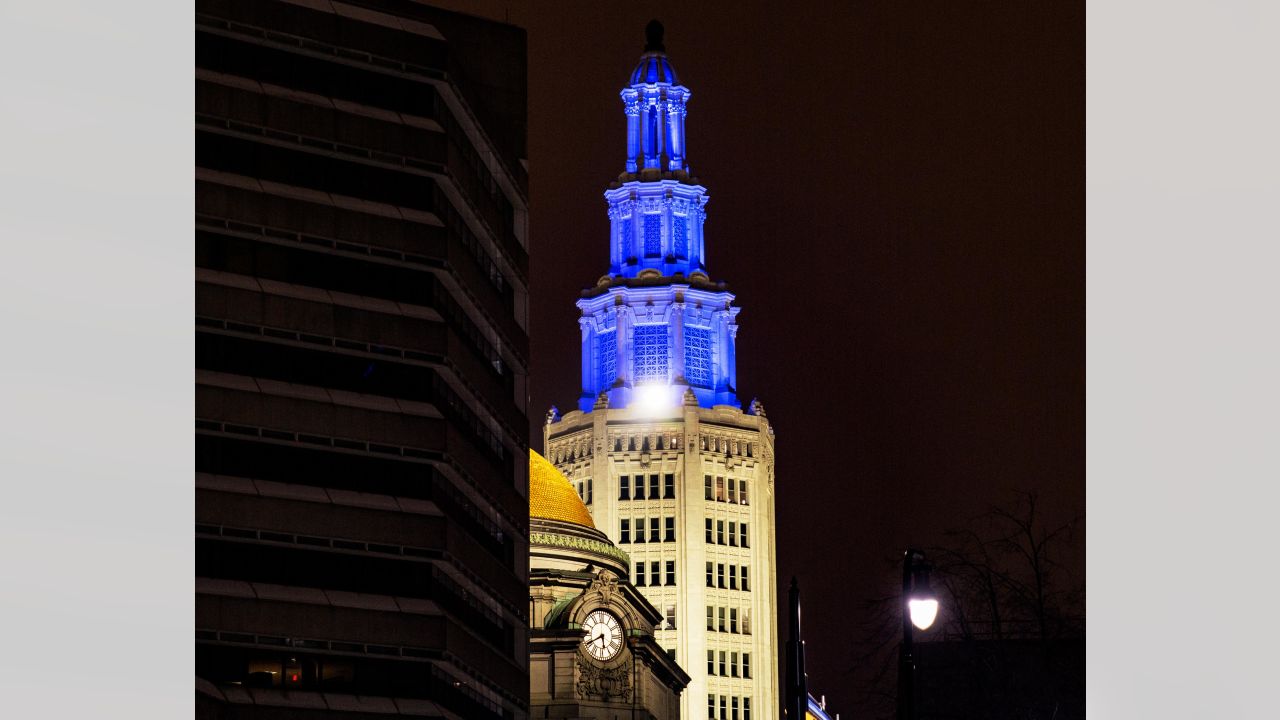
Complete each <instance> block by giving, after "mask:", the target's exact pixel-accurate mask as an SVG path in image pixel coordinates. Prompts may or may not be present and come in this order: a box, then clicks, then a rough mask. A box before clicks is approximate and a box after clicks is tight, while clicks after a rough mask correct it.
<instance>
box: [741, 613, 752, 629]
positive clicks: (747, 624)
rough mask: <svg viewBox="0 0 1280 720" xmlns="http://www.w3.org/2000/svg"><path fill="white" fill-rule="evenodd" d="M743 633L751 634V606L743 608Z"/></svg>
mask: <svg viewBox="0 0 1280 720" xmlns="http://www.w3.org/2000/svg"><path fill="white" fill-rule="evenodd" d="M742 634H743V635H750V634H751V608H743V609H742Z"/></svg>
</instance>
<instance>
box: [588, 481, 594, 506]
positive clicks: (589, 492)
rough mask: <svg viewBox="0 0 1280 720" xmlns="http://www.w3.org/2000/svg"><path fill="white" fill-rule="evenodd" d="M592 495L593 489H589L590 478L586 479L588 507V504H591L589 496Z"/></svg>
mask: <svg viewBox="0 0 1280 720" xmlns="http://www.w3.org/2000/svg"><path fill="white" fill-rule="evenodd" d="M593 494H595V491H594V489H593V488H592V487H591V478H587V504H588V505H590V504H591V496H592V495H593Z"/></svg>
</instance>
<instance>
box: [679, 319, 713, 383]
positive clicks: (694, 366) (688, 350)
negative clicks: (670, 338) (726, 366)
mask: <svg viewBox="0 0 1280 720" xmlns="http://www.w3.org/2000/svg"><path fill="white" fill-rule="evenodd" d="M711 358H712V354H711V331H710V330H708V329H707V328H698V327H689V326H688V325H686V326H685V328H684V377H685V379H686V380H688V381H689V384H690V385H696V386H698V387H703V388H709V387H711V385H712V382H711V374H712V372H711V368H712V361H711Z"/></svg>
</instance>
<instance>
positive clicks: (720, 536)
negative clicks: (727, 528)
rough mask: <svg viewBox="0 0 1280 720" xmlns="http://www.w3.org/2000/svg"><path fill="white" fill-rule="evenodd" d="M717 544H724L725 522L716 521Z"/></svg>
mask: <svg viewBox="0 0 1280 720" xmlns="http://www.w3.org/2000/svg"><path fill="white" fill-rule="evenodd" d="M716 544H717V545H723V544H724V521H723V520H717V521H716Z"/></svg>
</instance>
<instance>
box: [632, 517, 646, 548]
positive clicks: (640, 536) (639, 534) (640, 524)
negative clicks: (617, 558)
mask: <svg viewBox="0 0 1280 720" xmlns="http://www.w3.org/2000/svg"><path fill="white" fill-rule="evenodd" d="M633 542H638V543H642V542H644V518H636V539H635V540H634V541H633Z"/></svg>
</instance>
